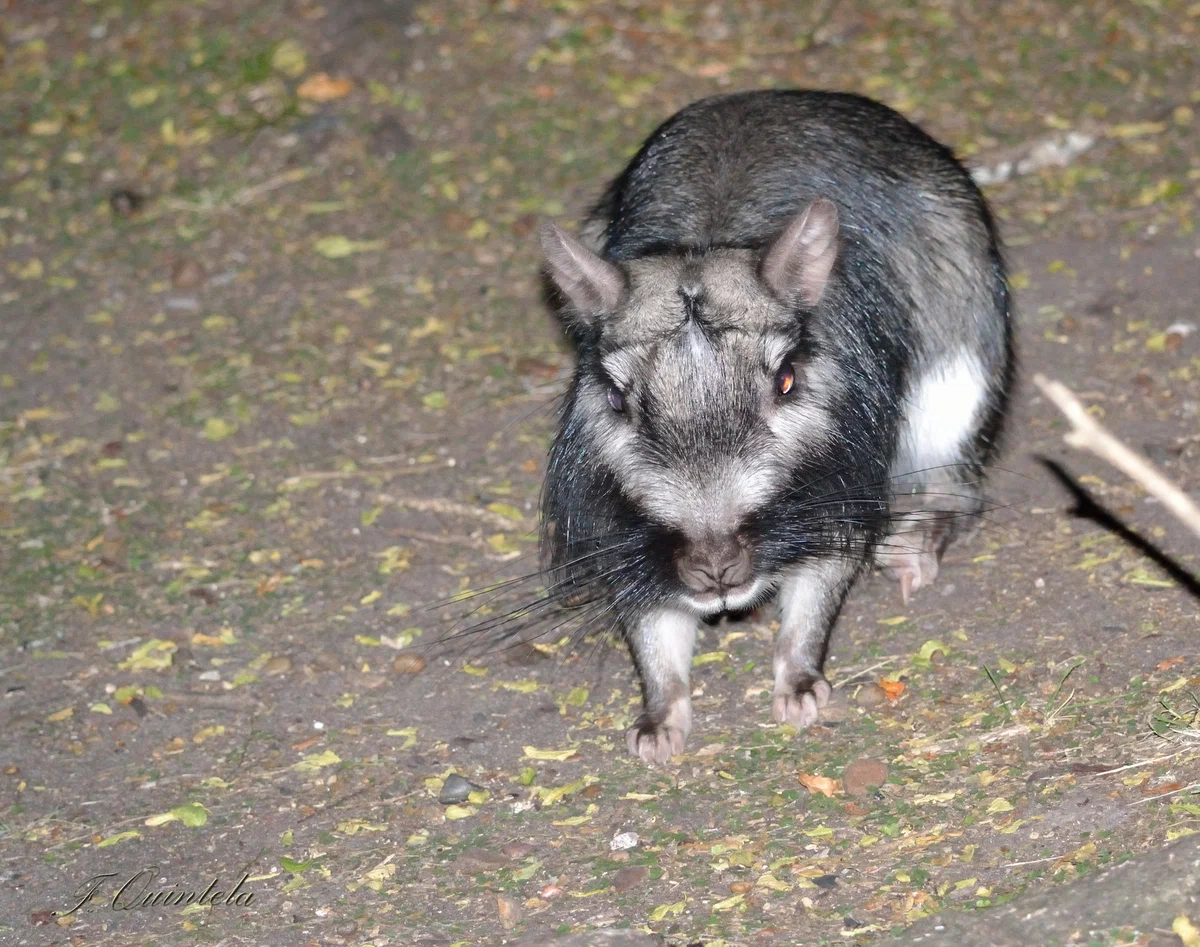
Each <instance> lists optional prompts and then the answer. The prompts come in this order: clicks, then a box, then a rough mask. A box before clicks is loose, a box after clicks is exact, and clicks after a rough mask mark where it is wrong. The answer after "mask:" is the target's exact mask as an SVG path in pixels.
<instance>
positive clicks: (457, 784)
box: [438, 773, 480, 806]
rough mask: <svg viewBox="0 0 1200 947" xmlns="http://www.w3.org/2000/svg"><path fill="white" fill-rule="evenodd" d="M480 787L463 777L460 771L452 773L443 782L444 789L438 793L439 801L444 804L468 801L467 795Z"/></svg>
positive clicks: (449, 804)
mask: <svg viewBox="0 0 1200 947" xmlns="http://www.w3.org/2000/svg"><path fill="white" fill-rule="evenodd" d="M479 788H480V787H478V786H476V785H475V784H474V783H473V782H471V781H470V780H467V779H463V777H461V776H459V775H458V773H451V774H450V775H449V776H447V777H446V781H445V782H444V783H443V784H442V791H441V792H440V793H438V802H440V803H441V804H442V805H443V806H456V805H458V804H459V803H460V802H466V801H467V796H469V795H470V794H471V793H472V792H474V791H475V790H476V789H479Z"/></svg>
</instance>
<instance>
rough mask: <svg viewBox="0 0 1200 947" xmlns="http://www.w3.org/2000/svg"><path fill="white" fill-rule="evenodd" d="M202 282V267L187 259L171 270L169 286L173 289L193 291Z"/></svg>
mask: <svg viewBox="0 0 1200 947" xmlns="http://www.w3.org/2000/svg"><path fill="white" fill-rule="evenodd" d="M203 282H204V267H202V266H201V265H200V264H199V263H197V262H196V261H195V260H193V259H192V258H191V257H188V258H187V259H185V260H180V261H179V262H178V263H176V264H175V268H174V269H173V270H171V285H172V286H173V287H174V288H175V289H195V288H196V287H197V286H199V285H200V284H201V283H203Z"/></svg>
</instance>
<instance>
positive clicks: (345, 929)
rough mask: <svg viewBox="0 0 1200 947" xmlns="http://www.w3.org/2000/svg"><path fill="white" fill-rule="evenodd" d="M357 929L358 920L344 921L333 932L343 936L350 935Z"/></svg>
mask: <svg viewBox="0 0 1200 947" xmlns="http://www.w3.org/2000/svg"><path fill="white" fill-rule="evenodd" d="M357 930H358V921H342V923H341V924H339V925H338V926H337V927H335V928H334V929H333V932H334V933H335V934H338V935H339V936H341V937H349V936H350V935H351V934H353V933H355V932H356V931H357Z"/></svg>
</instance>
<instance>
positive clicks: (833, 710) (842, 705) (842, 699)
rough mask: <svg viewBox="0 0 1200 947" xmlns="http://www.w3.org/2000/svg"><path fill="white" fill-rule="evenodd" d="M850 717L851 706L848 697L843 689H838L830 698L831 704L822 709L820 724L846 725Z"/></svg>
mask: <svg viewBox="0 0 1200 947" xmlns="http://www.w3.org/2000/svg"><path fill="white" fill-rule="evenodd" d="M849 716H850V705H849V703H848V702H847V701H846V695H845V693H844V692H843V691H842V690H841V689H838V690H835V691H834V692H833V694H832V695H831V696H830V698H829V703H827V704H826V705H825V706H824V707H822V708H821V714H820V717H819V719H818V722H819V723H823V724H838V723H844V722H845V721H846V720H847V719H848V718H849Z"/></svg>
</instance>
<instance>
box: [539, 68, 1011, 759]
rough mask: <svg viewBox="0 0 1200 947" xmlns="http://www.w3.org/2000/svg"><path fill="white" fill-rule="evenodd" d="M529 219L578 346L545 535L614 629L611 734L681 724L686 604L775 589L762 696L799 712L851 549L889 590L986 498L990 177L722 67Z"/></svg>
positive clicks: (839, 104) (996, 278) (863, 103)
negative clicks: (567, 214) (773, 637)
mask: <svg viewBox="0 0 1200 947" xmlns="http://www.w3.org/2000/svg"><path fill="white" fill-rule="evenodd" d="M543 245H544V246H545V248H546V251H547V262H548V270H549V272H550V275H551V277H552V278H553V280H554V281H555V283H556V284H557V286H558V287H559V289H560V290H561V292H562V295H563V301H564V306H563V309H562V321H563V325H564V328H565V329H566V330H567V332H568V333H569V334H570V335H571V337H572V339H573V340H574V341H575V343H576V346H577V349H578V353H579V364H578V368H577V371H576V376H575V379H574V382H573V384H572V387H571V391H570V392H569V394H568V398H567V401H566V404H565V407H564V411H563V415H562V420H561V427H560V431H559V434H558V436H557V438H556V441H555V444H554V446H553V448H552V451H551V458H550V467H549V471H548V474H547V482H546V490H545V499H544V510H543V518H544V521H545V522H546V523H547V527H548V529H547V534H546V551H547V554H548V558H549V564H550V566H551V567H552V569H553V570H554V574H555V576H556V584H555V588H556V589H560V590H566V591H568V592H570V591H574V590H578V589H582V588H592V589H595V590H597V592H598V594H600V595H601V596H602V598H603V600H604V601H605V602H606V603H607V610H608V611H609V612H611V613H612V614H613V615H615V616H616V619H617V621H618V622H619V623H620V625H621V627H622V628H623V629H624V630H625V632H626V638H627V640H628V641H629V644H630V647H631V650H632V652H633V656H634V660H635V663H636V664H637V667H638V670H639V673H640V674H641V677H642V682H643V695H644V698H645V713H644V714H643V716H642V718H641V719H640V720H639V722H638V724H637V725H636V726H635V727H634V728H633V730H631V732H630V738H629V740H630V747H631V749H632V750H633V751H634V752H635V753H638V754H639V755H641V756H642V757H643V758H644V759H646V760H647V761H649V762H660V761H662V760H664V759H666V758H667V757H669V756H670V755H672V754H673V753H675V752H678V749H679V746H680V745H681V740H682V737H683V736H686V727H683V726H681V724H680V721H684V720H686V721H687V726H688V727H690V720H691V713H690V703H688V700H689V698H688V693H689V689H688V686H687V680H686V668H687V664H688V662H687V660H686V659H687V658H690V647H691V640H690V638H689V637H688V636H687V635H686V634H683V633H682V632H681V631H680V621H681V620H683V619H681V618H680V616H687V615H691V616H693V619H694V621H697V622H698V621H699V620H700V619H701V618H712V617H714V616H717V615H719V614H721V613H722V612H725V611H730V610H732V611H738V610H744V609H748V608H751V607H753V606H755V605H756V604H758V603H760V602H761V601H763V600H765V599H766V598H767V597H769V596H770V595H771V594H773V593H774V592H776V591H779V592H780V595H781V604H782V608H783V612H782V620H783V627H782V629H781V632H780V639H779V647H778V649H777V658H776V703H775V708H774V714H775V716H776V719H780V720H785V721H787V722H791V723H794V724H797V725H799V726H804V725H807V724H809V723H811V722H813V720H815V719H816V716H817V712H818V710H819V708H820V706H821V705H822V704H823V702H824V700H825V699H826V698H827V697H828V693H829V691H828V685H827V684H825V682H824V678H823V676H822V666H823V664H824V660H825V653H826V650H827V647H828V639H829V634H830V630H831V629H832V626H833V624H834V622H835V621H836V618H837V614H838V612H839V610H840V608H841V605H842V602H843V601H844V599H845V596H846V594H847V593H848V592H849V590H850V588H851V586H852V585H853V582H854V581H855V579H856V577H857V576H858V575H859V574H860V573H861V572H862V570H863V568H864V566H865V565H866V564H867V563H869V562H870V561H871V559H872V558H874V559H875V560H876V561H877V562H878V564H880V565H882V566H883V567H884V568H885V569H887V570H888V571H890V572H892V573H893V574H895V575H896V576H897V577H898V578H900V579H901V582H902V588H903V590H904V594H905V596H906V597H907V595H908V594H909V593H910V591H911V590H913V589H915V588H917V587H919V586H921V585H923V584H927V583H928V582H929V581H931V580H932V578H933V577H934V576H935V575H936V571H937V563H938V560H940V558H941V554H942V552H943V551H944V550H945V548H946V546H947V545H948V544H949V543H950V542H951V541H953V540H954V539H955V537H956V536H957V535H959V534H960V533H961V531H962V529H963V527H964V525H967V524H969V523H970V522H971V521H972V519H973V518H974V517H975V516H976V515H977V514H978V513H979V511H980V509H981V508H982V502H983V501H982V496H983V494H982V481H983V477H984V474H985V472H986V467H987V464H988V462H989V461H990V459H991V457H992V455H993V453H994V451H995V449H996V444H997V441H998V438H999V435H1000V432H1001V428H1002V426H1003V421H1004V417H1005V414H1006V412H1007V405H1008V397H1009V389H1010V387H1011V384H1012V377H1013V365H1014V353H1013V346H1012V325H1011V319H1010V314H1009V304H1008V291H1007V284H1006V279H1005V273H1004V267H1003V262H1002V259H1001V253H1000V249H999V245H998V241H997V237H996V234H995V228H994V225H993V223H992V219H991V216H990V214H989V213H988V210H987V207H986V205H985V204H984V201H983V198H982V197H981V195H980V194H979V192H978V190H977V188H976V187H975V186H974V184H973V183H972V182H971V180H970V178H969V177H968V175H967V174H966V172H965V171H964V170H963V168H962V167H961V166H960V165H959V164H958V162H957V161H955V160H954V158H953V157H952V156H951V154H950V153H949V151H947V150H946V149H945V148H944V147H943V146H941V145H939V144H938V143H936V142H935V141H933V140H932V139H931V138H929V137H928V136H927V135H925V134H924V133H923V132H921V131H920V130H919V129H917V128H916V127H915V126H913V125H912V124H910V123H909V122H908V121H907V120H905V119H904V118H902V117H901V116H900V115H898V114H897V113H895V112H893V111H892V110H890V109H888V108H886V107H885V106H882V105H879V104H878V103H874V102H871V101H870V100H867V99H863V98H860V97H857V96H850V95H838V94H832V93H819V92H792V93H785V92H752V93H739V94H735V95H730V96H722V97H717V98H713V99H706V100H703V101H701V102H698V103H696V104H694V105H692V106H689V107H688V108H686V109H684V110H683V111H682V112H680V113H678V114H677V115H676V116H674V117H673V118H671V119H669V120H668V121H667V122H666V123H664V124H663V125H662V126H660V128H659V129H658V130H657V131H655V132H654V134H652V135H651V136H650V138H649V139H648V140H647V142H646V144H645V145H644V146H643V148H642V150H641V151H640V152H639V153H638V155H637V156H636V157H635V158H634V159H633V160H632V162H631V163H630V165H629V166H628V167H627V168H626V170H625V171H624V172H623V173H622V174H621V175H620V177H618V178H617V179H616V180H615V181H614V182H613V183H612V184H611V185H610V186H609V188H608V189H607V191H606V192H605V194H604V196H603V197H602V198H601V200H600V202H599V203H598V204H597V206H596V209H595V211H594V212H593V213H592V214H591V215H590V216H589V218H588V219H587V220H586V221H585V223H584V225H583V227H582V236H581V238H580V239H579V240H575V239H573V238H571V237H569V236H568V235H566V234H565V233H563V232H562V231H560V230H558V229H557V228H556V227H553V226H552V225H551V226H550V227H548V228H547V229H546V230H544V232H543ZM929 467H936V468H937V469H936V470H928V469H923V468H929ZM747 556H748V557H749V558H750V560H751V561H752V567H749V568H748V567H747V566H746V563H745V561H744V560H745V558H746V557H747ZM747 576H749V578H747ZM664 616H666V617H664ZM656 629H662V633H663V634H667V635H668V637H669V641H667V640H663V641H661V642H659V641H658V640H657V639H656V638H654V636H655V635H656V634H657V633H658V632H656ZM685 645H686V649H685V650H686V651H687V654H686V655H685V654H683V653H682V652H681V651H680V648H684V647H685ZM680 668H683V672H682V673H683V674H684V677H683V679H682V680H680ZM685 704H687V706H686V707H685V706H684V705H685ZM667 731H670V733H669V735H668V733H667ZM681 734H682V736H681Z"/></svg>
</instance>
